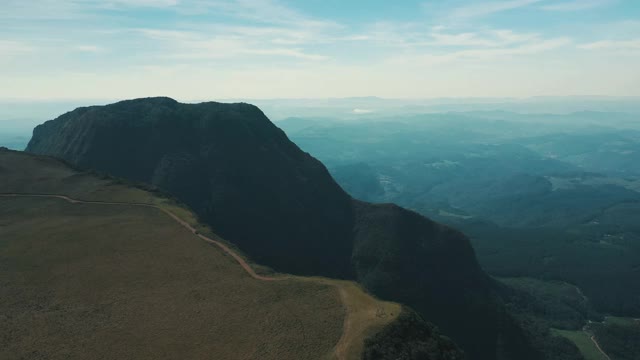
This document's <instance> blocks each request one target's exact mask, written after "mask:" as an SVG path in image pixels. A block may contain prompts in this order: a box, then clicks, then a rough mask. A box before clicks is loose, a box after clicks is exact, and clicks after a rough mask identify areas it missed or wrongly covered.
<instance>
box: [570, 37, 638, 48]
mask: <svg viewBox="0 0 640 360" xmlns="http://www.w3.org/2000/svg"><path fill="white" fill-rule="evenodd" d="M578 48H580V49H584V50H640V39H635V40H602V41H596V42H591V43H587V44H582V45H578Z"/></svg>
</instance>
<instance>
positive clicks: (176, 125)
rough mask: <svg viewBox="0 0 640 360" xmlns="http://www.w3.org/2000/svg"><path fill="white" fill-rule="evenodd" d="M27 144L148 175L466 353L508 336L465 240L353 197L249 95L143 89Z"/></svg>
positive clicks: (301, 270) (287, 263)
mask: <svg viewBox="0 0 640 360" xmlns="http://www.w3.org/2000/svg"><path fill="white" fill-rule="evenodd" d="M27 151H29V152H33V153H37V154H45V155H51V156H55V157H60V158H62V159H64V160H67V161H68V162H70V163H72V164H74V165H76V166H78V167H81V168H86V169H93V170H97V171H101V172H106V173H109V174H111V175H114V176H118V177H123V178H127V179H130V180H134V181H140V182H145V183H150V184H153V185H156V186H158V187H160V188H162V189H164V190H166V191H168V192H170V193H172V194H173V195H174V196H176V197H177V198H178V199H180V200H181V201H183V202H185V203H186V204H187V205H189V206H190V207H191V208H192V209H193V210H194V211H195V212H196V213H197V214H198V215H199V216H200V218H201V219H202V220H203V221H204V222H206V223H208V224H209V225H211V226H212V228H213V229H214V230H215V231H216V232H217V233H219V234H220V235H221V236H223V237H224V238H226V239H227V240H229V241H231V242H234V243H235V244H237V245H238V246H239V247H240V249H242V250H243V251H244V252H246V253H247V254H248V255H250V256H251V257H252V258H253V259H254V260H256V261H257V262H259V263H262V264H265V265H269V266H272V267H274V268H275V269H276V270H279V271H284V272H291V273H297V274H314V275H325V276H332V277H343V278H352V279H356V280H358V281H359V282H361V283H362V284H363V285H364V286H365V287H366V288H367V289H369V290H370V291H371V292H373V293H374V294H376V295H378V296H380V297H382V298H385V299H390V300H398V301H402V302H405V303H407V304H409V305H410V306H412V307H413V308H415V309H417V310H418V311H419V312H420V313H421V314H422V315H423V316H425V317H426V318H427V319H429V320H432V319H433V320H434V321H435V323H436V324H437V325H438V326H440V327H441V328H442V329H443V330H444V331H445V333H446V334H450V335H452V337H453V338H454V340H455V341H456V342H458V343H459V344H460V345H461V346H462V347H463V348H464V349H465V351H466V352H467V353H468V354H469V355H470V356H471V357H472V358H475V359H483V360H485V359H491V358H495V356H496V348H497V347H496V344H497V343H498V342H499V341H498V340H500V342H506V343H510V342H511V340H510V337H511V336H512V334H507V333H504V327H503V326H502V321H503V320H502V315H501V310H500V305H498V303H497V302H496V301H495V299H493V295H492V291H493V290H492V287H493V285H492V281H491V280H490V279H489V278H488V276H486V274H485V273H484V272H483V271H482V270H481V269H480V268H479V266H478V264H477V262H476V259H475V255H474V252H473V250H472V248H471V246H470V245H469V242H468V239H466V238H465V237H464V236H463V235H462V234H460V233H458V232H457V231H455V230H452V229H450V228H447V227H444V226H442V225H439V224H436V223H434V222H432V221H430V220H428V219H426V218H424V217H422V216H420V215H418V214H416V213H413V212H411V211H407V210H405V209H402V208H400V207H397V206H395V205H372V204H367V203H363V202H359V201H356V200H353V199H351V198H350V197H349V196H348V195H347V194H346V193H345V192H344V191H343V190H342V189H341V188H340V187H339V186H338V185H337V184H336V183H335V181H334V180H333V179H332V178H331V176H330V175H329V173H328V172H327V170H326V169H325V167H324V165H322V163H320V162H319V161H318V160H316V159H314V158H313V157H311V156H310V155H309V154H307V153H305V152H303V151H301V150H300V149H299V148H298V147H297V146H296V145H295V144H293V143H292V142H291V141H289V139H288V138H287V137H286V135H285V134H284V133H283V132H282V131H281V130H280V129H278V128H277V127H276V126H275V125H273V124H272V123H271V122H270V121H269V120H268V119H267V118H266V116H265V115H264V114H263V113H262V112H261V111H260V110H259V109H258V108H256V107H255V106H252V105H248V104H220V103H202V104H180V103H178V102H176V101H174V100H172V99H168V98H150V99H138V100H131V101H123V102H119V103H116V104H112V105H107V106H100V107H88V108H80V109H77V110H74V111H72V112H69V113H67V114H65V115H62V116H60V117H59V118H57V119H55V120H52V121H48V122H46V123H44V124H43V125H40V126H38V127H36V129H35V130H34V134H33V138H32V140H31V142H30V143H29V145H28V147H27ZM505 348H509V347H508V346H507V347H505ZM519 348H520V347H518V348H517V349H515V350H514V351H515V352H513V351H511V350H509V351H508V352H512V353H513V354H514V357H513V358H514V359H515V358H518V356H519V355H518V354H517V353H518V349H519ZM519 358H523V359H524V358H526V357H519Z"/></svg>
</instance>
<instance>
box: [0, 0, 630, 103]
mask: <svg viewBox="0 0 640 360" xmlns="http://www.w3.org/2000/svg"><path fill="white" fill-rule="evenodd" d="M1 7H2V10H1V11H0V99H22V100H36V99H37V100H59V99H125V98H133V97H145V96H161V95H162V96H170V97H173V98H176V99H178V100H185V101H189V100H204V99H207V100H212V99H227V98H234V99H244V98H246V99H251V98H254V99H260V98H262V99H267V98H328V97H331V98H334V97H356V96H379V97H386V98H433V97H438V98H439V97H530V96H567V95H605V96H640V1H638V0H476V1H462V0H439V1H437V0H402V1H390V0H368V1H360V0H358V1H356V0H351V1H350V0H298V1H292V0H210V1H209V0H100V1H98V0H2V6H1Z"/></svg>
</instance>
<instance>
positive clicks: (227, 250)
mask: <svg viewBox="0 0 640 360" xmlns="http://www.w3.org/2000/svg"><path fill="white" fill-rule="evenodd" d="M0 197H43V198H54V199H62V200H65V201H68V202H70V203H71V204H96V205H119V206H139V207H147V208H153V209H158V210H160V211H162V212H163V213H165V214H167V215H168V216H170V217H171V218H172V219H173V220H175V221H176V222H177V223H178V224H180V225H182V227H184V228H186V229H187V230H189V231H190V232H191V233H193V234H194V235H196V236H197V237H199V238H200V239H202V240H204V241H206V242H208V243H210V244H213V245H216V246H217V247H219V248H220V249H222V251H224V252H225V253H226V254H228V255H230V256H231V257H232V258H234V259H235V260H236V261H237V262H238V264H240V266H242V268H243V269H244V270H245V271H246V272H247V273H248V274H249V275H250V276H251V277H252V278H254V279H258V280H262V281H282V280H287V279H289V278H288V277H286V276H283V277H277V278H275V277H269V276H263V275H258V274H256V272H255V271H254V270H253V268H252V267H251V266H250V265H249V264H248V263H247V262H246V261H245V260H244V259H243V258H242V257H241V256H240V255H238V253H236V252H235V251H233V250H231V249H230V248H229V247H228V246H227V245H225V244H224V243H222V242H220V241H217V240H213V239H211V238H209V237H206V236H204V235H202V234H200V233H199V232H198V231H197V230H196V229H195V228H194V227H193V226H191V225H190V224H189V223H188V222H186V221H184V220H182V219H181V218H180V217H178V216H177V215H176V214H174V213H172V212H171V211H169V210H167V209H165V208H162V207H160V206H158V205H153V204H144V203H128V202H109V201H85V200H78V199H74V198H71V197H69V196H65V195H54V194H0Z"/></svg>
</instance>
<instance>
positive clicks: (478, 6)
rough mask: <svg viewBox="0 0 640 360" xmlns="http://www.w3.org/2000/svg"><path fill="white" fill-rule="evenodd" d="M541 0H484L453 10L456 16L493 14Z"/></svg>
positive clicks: (471, 16)
mask: <svg viewBox="0 0 640 360" xmlns="http://www.w3.org/2000/svg"><path fill="white" fill-rule="evenodd" d="M540 1H541V0H508V1H483V2H479V3H475V4H473V5H467V6H461V7H458V8H456V9H454V10H453V11H452V12H451V16H452V17H454V18H465V19H466V18H474V17H482V16H487V15H491V14H494V13H498V12H503V11H508V10H513V9H518V8H522V7H526V6H529V5H532V4H535V3H538V2H540Z"/></svg>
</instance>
